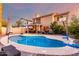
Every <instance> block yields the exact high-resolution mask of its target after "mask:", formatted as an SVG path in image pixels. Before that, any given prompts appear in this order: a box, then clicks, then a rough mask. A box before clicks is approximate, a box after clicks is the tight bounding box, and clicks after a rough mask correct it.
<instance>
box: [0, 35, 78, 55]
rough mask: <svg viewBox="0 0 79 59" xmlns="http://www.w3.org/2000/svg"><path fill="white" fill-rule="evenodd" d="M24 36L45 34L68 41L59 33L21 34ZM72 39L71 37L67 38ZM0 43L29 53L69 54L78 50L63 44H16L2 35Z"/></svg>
mask: <svg viewBox="0 0 79 59" xmlns="http://www.w3.org/2000/svg"><path fill="white" fill-rule="evenodd" d="M16 35H18V34H16ZM23 35H24V36H30V35H31V36H36V35H37V36H45V37H48V38H54V39H57V40H61V41H63V42H65V43H68V42H69V41H68V40H66V39H63V36H61V35H44V34H23ZM10 36H15V35H10ZM69 39H72V38H69ZM0 41H1V43H2V44H3V45H5V46H6V45H10V44H12V45H13V46H15V47H16V48H17V49H18V50H20V51H24V52H29V53H35V54H45V55H71V54H75V53H78V52H79V49H76V48H73V47H69V46H65V47H60V48H45V47H44V48H43V47H35V46H29V45H22V44H18V43H15V42H12V41H9V43H8V36H4V37H2V38H1V40H0Z"/></svg>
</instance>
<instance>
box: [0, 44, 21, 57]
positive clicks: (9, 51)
mask: <svg viewBox="0 0 79 59" xmlns="http://www.w3.org/2000/svg"><path fill="white" fill-rule="evenodd" d="M1 51H3V52H5V53H6V54H7V56H20V55H21V52H20V51H19V50H17V49H16V48H15V47H14V46H12V45H9V46H5V47H2V48H1Z"/></svg>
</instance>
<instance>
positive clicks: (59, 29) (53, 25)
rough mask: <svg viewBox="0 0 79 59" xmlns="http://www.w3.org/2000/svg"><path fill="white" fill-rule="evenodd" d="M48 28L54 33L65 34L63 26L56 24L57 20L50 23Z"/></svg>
mask: <svg viewBox="0 0 79 59" xmlns="http://www.w3.org/2000/svg"><path fill="white" fill-rule="evenodd" d="M50 28H51V29H52V31H53V33H54V34H65V31H64V27H63V26H61V25H58V24H57V22H54V23H51V25H50Z"/></svg>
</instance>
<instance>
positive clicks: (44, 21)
mask: <svg viewBox="0 0 79 59" xmlns="http://www.w3.org/2000/svg"><path fill="white" fill-rule="evenodd" d="M68 16H69V12H65V13H50V14H47V15H43V16H37V17H35V18H33V19H32V20H33V24H34V25H33V26H34V28H35V30H36V31H47V30H48V29H49V28H50V25H51V23H53V22H54V21H59V20H60V18H62V17H65V18H66V21H68Z"/></svg>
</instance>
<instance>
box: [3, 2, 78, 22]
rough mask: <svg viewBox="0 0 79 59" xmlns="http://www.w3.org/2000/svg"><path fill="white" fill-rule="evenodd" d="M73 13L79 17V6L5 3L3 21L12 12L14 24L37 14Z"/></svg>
mask: <svg viewBox="0 0 79 59" xmlns="http://www.w3.org/2000/svg"><path fill="white" fill-rule="evenodd" d="M66 11H73V13H76V14H78V15H79V12H78V11H79V4H72V3H70V4H64V3H60V4H59V3H35V4H33V3H25V4H24V3H16V4H15V3H10V4H9V3H4V4H3V19H7V17H8V15H9V14H10V12H11V17H10V19H11V21H12V22H13V23H14V22H15V21H16V20H17V19H19V18H22V17H23V18H26V19H32V18H33V17H34V15H35V13H37V12H38V13H40V15H45V14H49V13H52V12H60V13H61V12H66Z"/></svg>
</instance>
